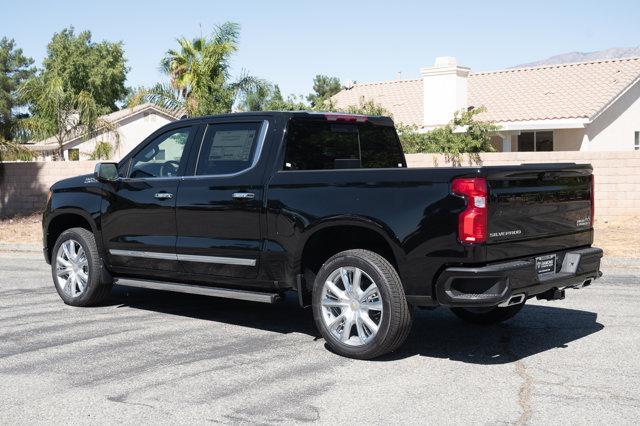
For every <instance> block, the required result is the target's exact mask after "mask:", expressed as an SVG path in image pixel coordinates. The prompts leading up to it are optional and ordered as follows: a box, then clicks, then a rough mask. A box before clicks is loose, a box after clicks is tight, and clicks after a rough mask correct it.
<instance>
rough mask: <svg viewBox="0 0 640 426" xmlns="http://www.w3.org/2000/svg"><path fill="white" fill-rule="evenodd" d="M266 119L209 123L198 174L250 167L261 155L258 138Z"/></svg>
mask: <svg viewBox="0 0 640 426" xmlns="http://www.w3.org/2000/svg"><path fill="white" fill-rule="evenodd" d="M263 125H264V123H262V122H259V123H225V124H210V125H209V126H208V127H207V131H206V133H205V137H204V141H203V142H202V147H201V148H200V155H199V158H198V165H197V167H196V174H197V175H229V174H235V173H239V172H241V171H243V170H246V169H249V168H250V167H252V165H253V164H254V161H255V160H256V159H257V156H258V155H259V152H258V151H259V149H258V148H259V146H258V145H259V138H260V133H261V131H260V130H261V128H262V126H263Z"/></svg>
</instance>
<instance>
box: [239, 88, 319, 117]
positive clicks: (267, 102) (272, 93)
mask: <svg viewBox="0 0 640 426" xmlns="http://www.w3.org/2000/svg"><path fill="white" fill-rule="evenodd" d="M240 108H241V109H242V110H243V111H302V110H307V109H309V107H308V105H307V104H305V103H304V101H303V99H302V97H301V96H294V95H289V96H288V97H287V98H286V99H284V98H283V97H282V92H280V87H278V85H277V84H275V85H274V84H271V83H269V82H267V81H264V80H260V83H259V84H258V85H255V86H254V87H251V88H250V89H249V90H247V92H246V94H245V95H244V97H243V99H242V101H241V102H240Z"/></svg>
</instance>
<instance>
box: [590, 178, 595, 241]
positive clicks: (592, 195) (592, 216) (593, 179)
mask: <svg viewBox="0 0 640 426" xmlns="http://www.w3.org/2000/svg"><path fill="white" fill-rule="evenodd" d="M595 193H596V177H595V176H594V175H591V227H592V228H593V225H594V221H595V220H596V197H595Z"/></svg>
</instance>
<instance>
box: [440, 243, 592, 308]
mask: <svg viewBox="0 0 640 426" xmlns="http://www.w3.org/2000/svg"><path fill="white" fill-rule="evenodd" d="M555 254H556V256H557V261H556V263H557V266H556V270H555V272H551V273H547V274H543V275H538V273H537V272H536V259H535V257H530V258H523V259H518V260H514V261H509V262H502V263H493V264H490V265H486V266H482V267H471V268H465V267H451V268H447V269H445V270H444V271H443V272H442V273H441V274H440V276H439V277H438V279H437V281H436V289H435V290H436V298H437V300H438V303H439V304H440V305H444V306H457V307H482V306H496V305H499V304H501V303H503V302H505V301H507V300H509V299H510V298H511V297H512V296H514V295H517V294H524V295H525V297H527V298H529V297H531V296H535V295H538V294H541V293H544V292H546V291H548V290H550V289H554V288H558V289H563V288H568V287H580V286H582V285H583V283H585V281H587V280H594V279H596V278H598V277H600V275H602V274H601V273H600V259H601V258H602V249H599V248H597V247H589V248H584V249H576V250H566V251H562V252H556V253H555ZM589 282H590V281H589Z"/></svg>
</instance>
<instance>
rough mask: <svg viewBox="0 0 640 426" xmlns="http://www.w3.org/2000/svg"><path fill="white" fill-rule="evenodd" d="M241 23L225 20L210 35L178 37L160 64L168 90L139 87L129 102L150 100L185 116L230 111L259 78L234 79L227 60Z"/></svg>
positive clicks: (161, 87)
mask: <svg viewBox="0 0 640 426" xmlns="http://www.w3.org/2000/svg"><path fill="white" fill-rule="evenodd" d="M239 37H240V26H239V25H238V24H236V23H233V22H225V23H223V24H222V25H217V26H215V27H214V30H213V33H212V35H211V36H209V37H198V38H195V39H193V40H189V39H186V38H184V37H183V38H179V39H178V40H177V42H178V46H179V48H178V49H170V50H168V51H167V53H166V54H165V56H164V58H163V59H162V61H161V63H160V68H161V69H162V70H163V71H164V73H165V74H167V76H168V77H169V79H170V81H171V89H169V88H168V87H167V86H166V85H156V86H154V87H152V88H149V89H142V90H139V91H138V93H136V94H135V95H134V96H133V97H132V100H133V101H134V102H132V103H133V104H135V102H144V101H151V102H155V103H157V104H160V105H162V106H164V107H169V108H170V109H172V110H184V111H185V112H186V113H187V114H188V115H207V114H217V113H226V112H231V110H232V108H233V105H234V103H235V102H236V101H238V100H239V98H240V96H241V95H242V94H243V93H244V92H246V91H248V90H249V89H250V88H251V87H254V86H256V85H258V84H259V81H258V80H257V79H256V78H254V77H251V76H248V75H241V76H240V77H239V78H236V79H233V78H232V77H231V73H230V65H229V61H230V59H231V56H232V55H233V54H234V53H236V52H237V50H238V40H239Z"/></svg>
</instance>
